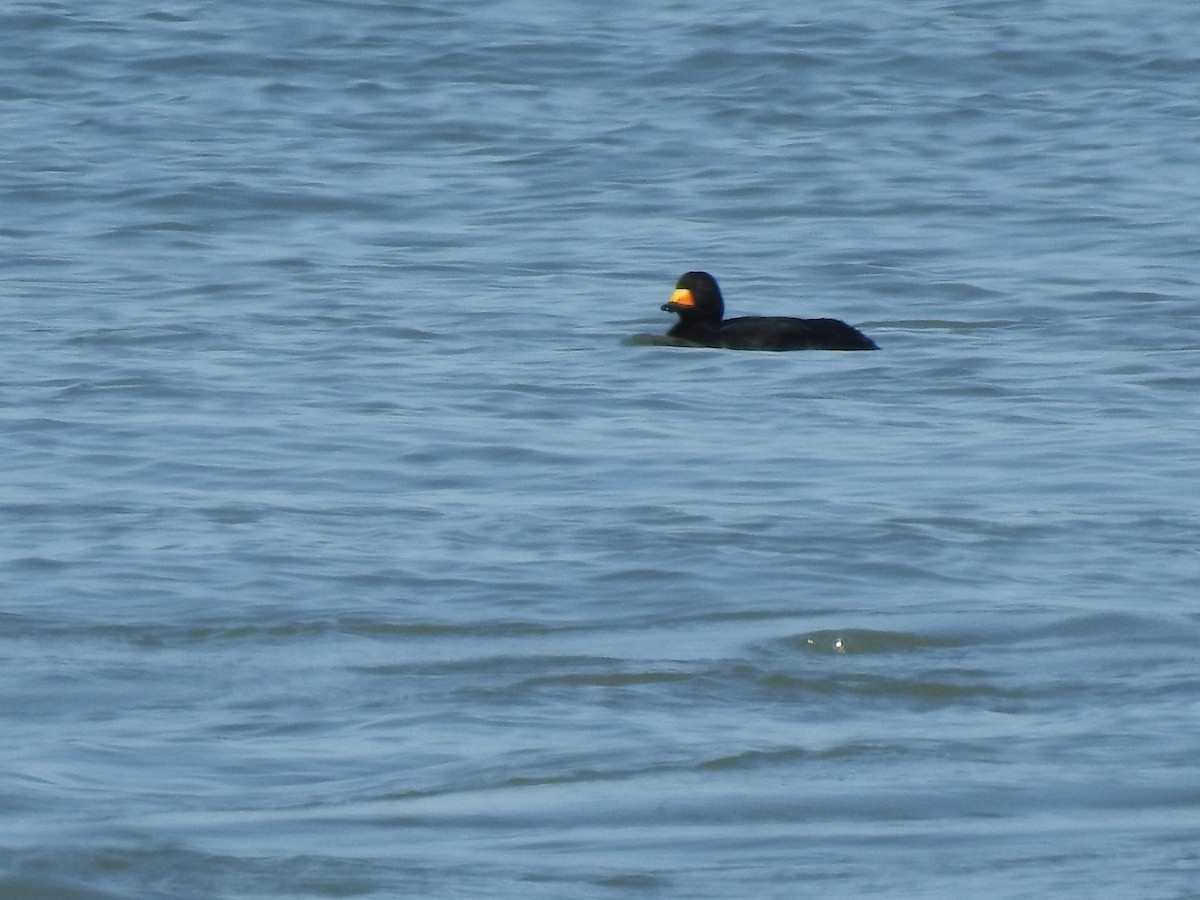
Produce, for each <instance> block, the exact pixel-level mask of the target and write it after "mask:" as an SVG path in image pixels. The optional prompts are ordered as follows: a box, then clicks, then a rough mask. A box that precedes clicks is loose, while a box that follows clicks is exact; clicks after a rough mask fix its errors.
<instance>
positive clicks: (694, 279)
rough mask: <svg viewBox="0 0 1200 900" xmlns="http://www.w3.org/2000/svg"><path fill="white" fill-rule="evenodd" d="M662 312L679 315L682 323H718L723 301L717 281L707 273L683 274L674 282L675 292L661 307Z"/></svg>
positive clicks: (723, 313) (721, 315)
mask: <svg viewBox="0 0 1200 900" xmlns="http://www.w3.org/2000/svg"><path fill="white" fill-rule="evenodd" d="M662 310H663V312H673V313H679V318H680V319H682V320H683V321H685V322H686V321H689V320H693V321H706V322H720V321H721V319H722V317H723V316H724V315H725V301H724V299H722V297H721V289H720V288H719V287H717V279H715V278H713V277H712V276H711V275H709V274H708V273H707V272H685V273H684V274H683V275H681V276H680V277H679V280H678V281H677V282H675V292H674V293H673V294H671V299H669V300H668V301H667V302H666V303H664V304H663V305H662Z"/></svg>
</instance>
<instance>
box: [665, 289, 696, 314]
mask: <svg viewBox="0 0 1200 900" xmlns="http://www.w3.org/2000/svg"><path fill="white" fill-rule="evenodd" d="M695 308H696V298H695V297H693V296H692V292H691V291H689V290H688V289H687V288H677V289H676V290H675V293H673V294H672V295H671V299H669V300H668V301H667V302H666V303H664V304H663V305H662V309H663V312H682V311H684V310H689V309H695Z"/></svg>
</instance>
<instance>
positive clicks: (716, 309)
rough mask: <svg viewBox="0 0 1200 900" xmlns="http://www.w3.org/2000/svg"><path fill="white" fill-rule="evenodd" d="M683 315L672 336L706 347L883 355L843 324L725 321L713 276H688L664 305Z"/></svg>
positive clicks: (773, 319)
mask: <svg viewBox="0 0 1200 900" xmlns="http://www.w3.org/2000/svg"><path fill="white" fill-rule="evenodd" d="M662 308H663V310H664V311H665V312H673V313H679V321H678V322H677V323H676V324H675V327H674V328H672V329H671V330H670V331H668V332H667V336H668V337H673V338H676V339H678V340H681V341H687V342H688V343H691V344H699V345H700V346H702V347H724V348H726V349H728V350H878V349H879V348H878V347H877V346H876V345H875V342H874V341H873V340H871V339H870V338H869V337H867V336H866V335H865V334H863V333H862V332H861V331H859V330H858V329H857V328H854V327H852V326H850V325H847V324H846V323H845V322H843V321H841V320H840V319H796V318H791V317H789V316H741V317H739V318H736V319H726V318H725V301H724V300H723V299H722V297H721V289H720V288H719V287H717V280H716V279H715V278H713V277H712V276H711V275H709V274H708V273H707V272H687V273H686V274H684V275H683V276H681V277H680V279H679V281H678V282H676V284H675V293H673V294H672V295H671V299H670V300H668V301H667V302H666V303H664V304H663V307H662Z"/></svg>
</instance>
